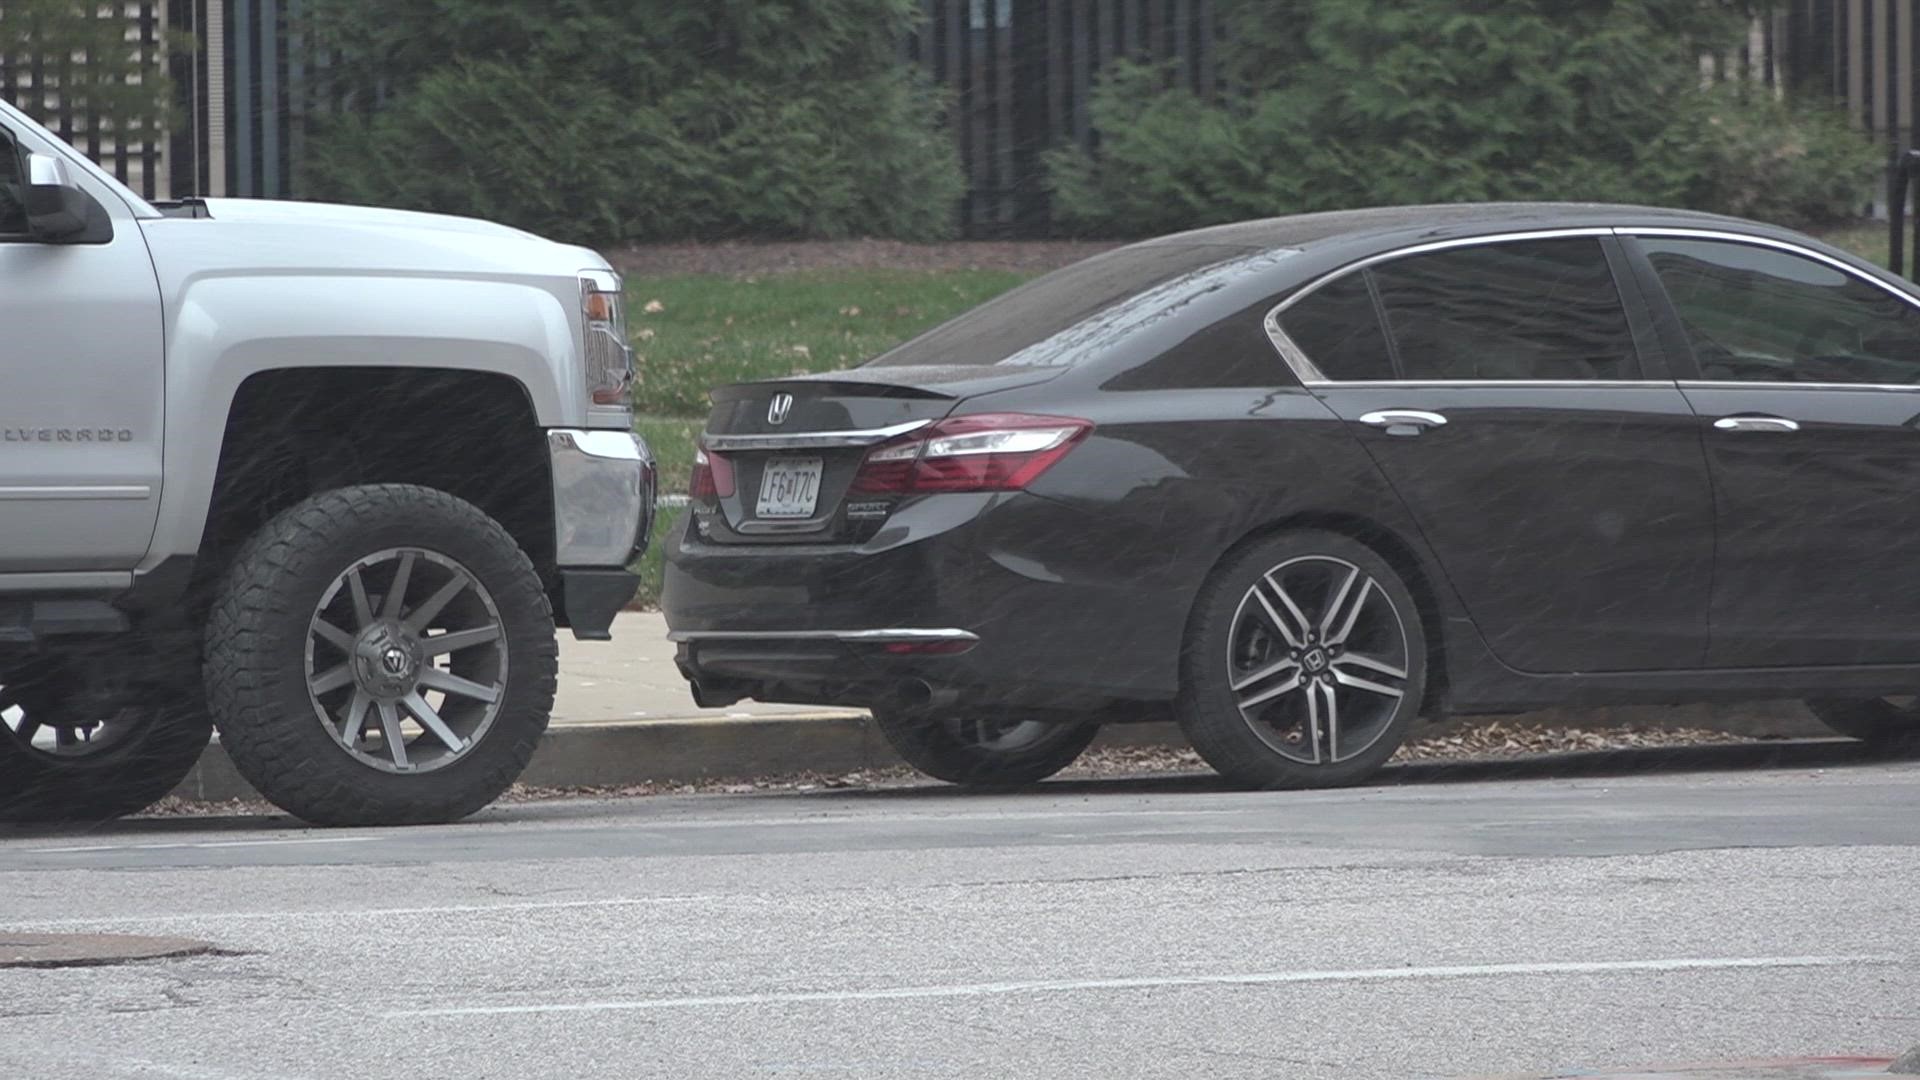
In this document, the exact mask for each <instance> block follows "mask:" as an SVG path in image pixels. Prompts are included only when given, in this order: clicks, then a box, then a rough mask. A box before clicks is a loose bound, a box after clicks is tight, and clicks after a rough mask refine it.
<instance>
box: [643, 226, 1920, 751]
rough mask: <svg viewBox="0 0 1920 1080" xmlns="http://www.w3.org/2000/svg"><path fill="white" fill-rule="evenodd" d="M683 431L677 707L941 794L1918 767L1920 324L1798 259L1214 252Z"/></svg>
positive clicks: (1579, 233) (1562, 230) (992, 310)
mask: <svg viewBox="0 0 1920 1080" xmlns="http://www.w3.org/2000/svg"><path fill="white" fill-rule="evenodd" d="M713 401H714V408H713V412H712V416H711V418H710V420H709V421H708V424H707V428H706V432H705V433H704V434H703V435H702V437H701V447H702V449H701V455H700V460H699V464H698V465H697V467H696V472H695V476H694V481H693V493H692V494H693V508H692V512H691V513H690V514H689V515H688V518H687V520H686V522H685V523H684V528H682V529H679V530H676V535H675V536H674V537H673V538H672V539H671V541H670V543H669V546H668V549H667V560H668V566H667V576H666V584H665V595H664V606H665V609H666V614H667V619H668V622H669V625H670V627H671V630H672V635H673V637H674V639H675V640H676V641H678V642H679V643H680V644H679V665H680V668H681V670H682V672H683V673H684V674H685V675H686V677H687V678H688V679H689V681H690V682H691V683H692V684H693V691H694V695H695V697H696V699H697V700H698V701H700V702H702V703H703V704H707V705H719V704H725V703H729V702H732V701H734V700H738V699H739V698H742V697H754V698H758V699H761V700H763V701H777V702H800V703H810V704H827V705H858V706H864V707H870V708H872V709H873V710H874V711H875V715H876V716H877V718H878V720H879V723H880V726H881V728H882V730H883V731H884V732H885V733H886V735H887V737H888V738H889V739H890V740H891V742H892V743H893V745H894V746H895V747H896V748H897V749H898V750H899V752H900V753H901V754H902V755H903V756H904V757H905V758H906V760H907V761H908V762H910V763H911V764H913V765H914V766H916V767H917V768H919V769H921V770H923V771H925V772H927V773H929V774H932V775H934V776H937V777H941V778H944V779H947V780H953V781H961V782H976V783H993V784H1006V783H1020V782H1027V781H1032V780H1037V779H1039V778H1042V777H1045V776H1047V775H1050V774H1052V773H1053V772H1055V771H1056V770H1058V769H1060V768H1062V767H1063V766H1065V765H1066V764H1067V763H1069V762H1070V761H1072V760H1073V758H1074V756H1075V755H1077V754H1078V753H1079V752H1080V751H1081V750H1082V749H1084V748H1085V747H1086V745H1087V743H1088V741H1089V740H1090V739H1091V738H1092V737H1093V734H1094V731H1095V729H1096V727H1097V725H1098V724H1101V723H1111V722H1123V721H1127V720H1134V719H1142V718H1153V717H1162V716H1166V715H1169V714H1171V715H1173V716H1176V717H1177V718H1178V719H1179V721H1180V723H1181V724H1182V725H1183V726H1184V728H1185V730H1186V732H1187V734H1188V736H1189V737H1190V738H1191V739H1192V741H1193V745H1194V746H1195V747H1196V748H1197V749H1198V750H1199V751H1200V753H1201V754H1202V755H1203V756H1204V757H1205V758H1206V760H1207V761H1208V762H1209V763H1211V764H1212V765H1213V766H1214V767H1215V768H1217V769H1218V770H1219V771H1220V772H1222V773H1224V774H1226V775H1227V776H1229V777H1232V778H1233V779H1235V780H1237V781H1241V782H1244V783H1247V784H1253V785H1263V786H1319V785H1329V784H1340V783H1350V782H1353V781H1356V780H1359V779H1361V778H1362V777H1365V776H1367V775H1368V774H1369V773H1371V772H1372V771H1374V770H1375V769H1376V768H1378V767H1379V766H1380V765H1381V764H1382V763H1383V762H1385V761H1386V760H1387V759H1388V757H1389V756H1390V755H1392V753H1393V751H1394V749H1395V748H1396V747H1397V746H1399V745H1400V743H1401V742H1402V741H1403V739H1404V738H1405V737H1406V735H1407V732H1408V730H1409V728H1410V726H1411V725H1412V724H1413V722H1414V720H1415V718H1416V717H1421V716H1427V717H1439V716H1444V715H1448V714H1462V713H1489V712H1513V711H1520V710H1525V709H1531V708H1537V707H1542V706H1549V705H1595V704H1612V703H1655V702H1682V701H1703V700H1728V699H1742V698H1779V697H1802V698H1807V699H1810V703H1811V705H1812V707H1813V709H1814V711H1815V712H1816V713H1817V714H1818V715H1819V716H1820V717H1822V718H1823V719H1824V720H1825V721H1826V722H1827V723H1829V724H1830V725H1831V726H1832V727H1834V728H1836V729H1837V730H1839V731H1841V732H1843V733H1845V734H1848V735H1852V736H1855V737H1859V738H1864V739H1874V740H1894V739H1900V738H1903V737H1907V736H1909V735H1912V734H1915V733H1917V732H1920V719H1917V717H1920V712H1916V710H1915V707H1914V706H1913V705H1912V704H1911V698H1909V697H1905V696H1902V695H1912V694H1914V693H1915V692H1916V691H1920V293H1917V292H1916V290H1915V289H1914V288H1913V287H1911V286H1910V285H1908V284H1907V283H1906V282H1904V281H1902V280H1900V279H1899V278H1897V277H1894V276H1891V275H1889V274H1887V273H1885V272H1883V271H1881V270H1879V269H1877V268H1875V267H1873V266H1872V265H1869V264H1866V263H1863V262H1862V261H1860V260H1859V259H1856V258H1854V257H1852V256H1850V255H1848V254H1846V253H1844V252H1841V251H1838V250H1836V249H1834V248H1831V247H1828V246H1827V245H1824V244H1822V243H1820V242H1818V241H1815V240H1812V239H1809V238H1807V237H1805V236H1802V235H1799V234H1796V233H1792V232H1788V231H1784V230H1781V229H1776V228H1771V227H1768V226H1765V225H1759V224H1755V223H1753V222H1747V221H1740V220H1735V219H1730V218H1723V217H1715V216H1709V215H1702V214H1692V213H1681V212H1676V211H1669V210H1656V209H1645V208H1635V207H1614V206H1593V205H1552V204H1518V205H1479V206H1441V207H1416V208H1396V209H1385V210H1371V211H1357V212H1349V213H1335V214H1315V215H1307V216H1300V217H1290V218H1279V219H1274V220H1269V221H1258V222H1250V223H1246V224H1240V225H1230V226H1223V227H1219V228H1212V229H1204V230H1200V231H1197V232H1190V233H1183V234H1180V235H1177V236H1170V237H1165V238H1162V239H1158V240H1152V241H1148V242H1145V243H1140V244H1135V245H1132V246H1130V247H1126V248H1122V249H1119V250H1117V251H1113V252H1109V253H1107V254H1103V255H1100V256H1097V257H1095V258H1092V259H1088V260H1086V261H1084V262H1081V263H1078V264H1076V265H1074V266H1070V267H1067V268H1066V269H1063V270H1059V271H1057V272H1055V273H1052V274H1049V275H1047V276H1045V277H1042V278H1040V279H1038V280H1036V281H1033V282H1031V283H1029V284H1027V285H1025V286H1023V287H1021V288H1019V289H1016V290H1014V291H1013V292H1010V293H1007V294H1006V295H1004V296H1002V297H1000V298H999V299H996V300H994V301H991V302H989V303H987V304H985V305H983V306H981V307H979V308H976V309H974V310H973V311H971V312H969V313H967V314H965V315H962V316H960V317H959V318H957V319H954V320H953V321H951V322H948V323H946V324H945V325H942V326H940V327H938V328H936V329H933V330H931V331H929V332H927V333H925V334H923V335H921V336H920V337H918V338H915V339H914V340H912V341H910V342H908V343H906V344H904V345H901V346H900V347H898V348H896V349H894V350H892V351H891V352H888V353H886V354H884V355H882V356H880V357H878V358H877V359H875V360H874V361H872V362H871V363H869V364H866V365H864V366H862V367H859V368H856V369H853V370H850V371H841V372H835V373H832V374H827V375H819V376H810V377H799V378H791V379H780V380H775V381H768V382H756V383H749V384H745V385H738V386H729V387H724V388H722V389H719V390H716V391H714V393H713Z"/></svg>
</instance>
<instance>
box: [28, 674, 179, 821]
mask: <svg viewBox="0 0 1920 1080" xmlns="http://www.w3.org/2000/svg"><path fill="white" fill-rule="evenodd" d="M197 699H198V695H197V694H185V695H181V696H180V697H179V699H178V700H174V701H166V702H161V703H158V704H155V703H154V702H153V701H152V698H151V696H150V695H149V696H147V697H146V699H145V700H143V701H142V702H141V703H139V704H133V703H130V702H127V701H117V700H113V699H109V698H106V697H103V696H96V695H93V694H90V693H89V692H88V684H87V680H86V679H85V678H84V677H83V676H82V675H80V674H79V672H78V671H77V670H75V669H74V668H73V667H71V666H70V665H68V664H66V663H65V662H64V661H61V660H59V659H57V658H45V657H42V658H36V659H34V660H32V661H21V662H14V663H5V664H0V728H4V730H3V731H0V821H6V822H29V821H31V822H52V821H67V822H98V821H105V820H107V819H109V818H116V817H119V816H121V815H123V814H132V813H137V812H139V811H141V810H144V809H146V808H147V807H149V806H151V805H153V804H154V803H155V802H157V801H159V800H160V799H161V798H163V797H165V796H166V794H167V793H168V792H170V791H172V790H173V789H174V787H175V786H176V785H178V784H179V783H180V781H181V780H183V779H185V777H186V775H187V773H188V772H190V771H192V769H193V766H194V763H195V762H197V761H199V760H200V753H201V751H203V750H205V749H206V747H207V739H208V738H209V736H211V734H212V726H211V725H210V724H209V723H208V721H207V712H206V709H205V708H204V707H203V706H202V705H201V704H200V702H199V701H198V700H197Z"/></svg>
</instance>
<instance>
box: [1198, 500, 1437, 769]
mask: <svg viewBox="0 0 1920 1080" xmlns="http://www.w3.org/2000/svg"><path fill="white" fill-rule="evenodd" d="M1425 654H1426V641H1425V636H1424V632H1423V630H1422V627H1421V625H1420V616H1419V610H1418V608H1417V606H1416V605H1415V603H1414V601H1413V597H1412V596H1411V594H1410V593H1409V592H1408V591H1407V588H1406V586H1405V584H1403V583H1402V582H1401V580H1400V578H1399V575H1398V574H1396V573H1395V572H1394V570H1393V568H1392V567H1391V566H1390V565H1388V564H1387V563H1386V561H1385V560H1383V559H1381V558H1380V557H1379V556H1378V555H1377V554H1375V553H1374V552H1373V551H1372V550H1370V549H1369V548H1367V547H1365V546H1364V545H1362V544H1360V543H1358V542H1357V541H1354V540H1352V539H1349V538H1347V537H1345V536H1340V535H1337V534H1332V533H1322V532H1307V531H1301V532H1294V533H1287V534H1283V535H1280V536H1276V537H1272V538H1269V539H1267V540H1264V541H1260V542H1257V543H1255V544H1252V545H1250V546H1249V547H1247V548H1244V549H1242V550H1241V551H1240V552H1238V553H1236V554H1235V555H1234V556H1233V557H1231V558H1230V559H1229V560H1228V562H1227V563H1226V564H1225V565H1223V566H1222V567H1221V568H1220V569H1219V571H1217V572H1216V573H1215V574H1214V576H1213V577H1212V578H1211V579H1210V580H1209V581H1208V583H1207V585H1206V586H1205V587H1204V588H1203V589H1202V592H1201V595H1200V597H1199V599H1198V601H1197V602H1196V605H1195V611H1194V616H1193V621H1192V623H1191V625H1190V627H1189V631H1188V636H1187V649H1186V655H1185V657H1184V658H1183V663H1182V690H1181V696H1180V701H1179V715H1180V719H1181V723H1182V726H1183V727H1184V728H1185V729H1186V732H1187V736H1188V738H1189V739H1191V740H1192V741H1193V745H1194V748H1195V749H1196V750H1198V751H1199V752H1200V755H1201V756H1202V757H1203V758H1205V759H1206V760H1207V762H1208V764H1210V765H1212V766H1213V767H1214V768H1215V769H1217V770H1219V771H1220V772H1221V773H1222V774H1224V775H1226V776H1228V777H1231V778H1233V779H1235V780H1237V781H1239V782H1242V783H1247V784H1252V785H1256V786H1262V787H1320V786H1329V785H1335V784H1343V783H1353V782H1355V781H1357V780H1359V779H1361V778H1363V777H1365V776H1366V775H1367V774H1369V773H1371V772H1372V771H1373V770H1375V769H1376V768H1378V767H1379V766H1380V765H1381V764H1383V763H1384V762H1385V761H1386V760H1387V758H1389V757H1391V756H1392V754H1393V752H1394V750H1396V749H1398V747H1399V745H1400V743H1401V741H1402V740H1403V739H1404V737H1405V733H1406V729H1407V727H1408V725H1409V724H1410V723H1411V721H1412V720H1413V718H1414V716H1415V715H1416V714H1417V713H1418V712H1419V707H1420V699H1421V695H1422V693H1423V691H1424V689H1425V680H1426V663H1425V659H1426V656H1425Z"/></svg>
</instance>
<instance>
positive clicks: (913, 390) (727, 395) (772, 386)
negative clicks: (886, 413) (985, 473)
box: [707, 372, 958, 405]
mask: <svg viewBox="0 0 1920 1080" xmlns="http://www.w3.org/2000/svg"><path fill="white" fill-rule="evenodd" d="M780 390H784V391H787V392H789V393H791V392H793V391H795V390H804V391H810V392H818V393H825V394H849V395H856V396H859V397H878V398H918V399H928V400H933V401H952V400H953V399H954V398H955V397H957V396H958V395H955V394H948V393H942V392H941V391H938V390H932V389H929V388H927V387H924V386H903V385H901V384H900V383H897V382H889V381H887V380H884V379H876V380H874V381H872V382H868V381H866V380H864V379H851V378H848V377H847V375H846V373H844V372H841V373H838V374H836V375H835V376H834V377H832V378H808V377H806V376H800V377H797V378H787V379H767V380H764V381H762V382H750V383H734V384H732V385H730V386H719V387H715V388H714V389H713V390H710V391H708V393H707V396H708V398H710V399H711V400H712V401H713V402H714V404H716V405H717V404H720V403H721V402H726V401H741V400H745V399H751V398H758V397H764V396H765V395H766V394H767V393H768V392H770V391H780Z"/></svg>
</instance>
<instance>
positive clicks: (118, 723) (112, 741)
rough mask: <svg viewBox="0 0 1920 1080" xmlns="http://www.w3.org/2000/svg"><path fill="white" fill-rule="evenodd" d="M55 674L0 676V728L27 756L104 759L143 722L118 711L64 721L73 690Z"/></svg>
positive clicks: (128, 710)
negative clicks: (85, 718) (2, 728)
mask: <svg viewBox="0 0 1920 1080" xmlns="http://www.w3.org/2000/svg"><path fill="white" fill-rule="evenodd" d="M62 674H64V673H63V672H60V671H57V670H56V671H54V672H50V673H47V674H42V675H39V676H27V677H24V678H23V677H21V676H19V674H18V673H17V672H15V671H0V726H4V727H5V728H6V730H7V735H8V736H9V737H11V738H12V739H13V741H14V743H15V744H16V745H18V746H20V747H21V748H22V749H25V750H26V751H28V752H29V753H32V754H36V755H39V756H41V757H47V758H53V759H55V760H59V761H78V760H80V759H83V758H89V757H94V756H97V755H102V754H106V753H108V752H110V751H112V750H114V749H116V748H117V747H119V745H120V744H121V743H122V742H123V741H125V739H126V738H127V736H128V735H129V734H131V733H132V732H133V731H134V730H136V729H137V728H138V727H139V726H140V724H141V722H142V721H143V720H145V719H146V717H145V715H144V714H143V713H142V712H141V711H140V710H138V709H132V708H118V709H115V710H113V712H112V713H111V714H110V715H108V716H105V717H102V718H101V719H98V720H87V721H74V720H72V719H71V718H70V717H68V715H67V714H68V713H69V712H70V711H71V708H72V700H73V697H74V687H73V685H72V681H71V680H70V679H63V678H61V675H62Z"/></svg>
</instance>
